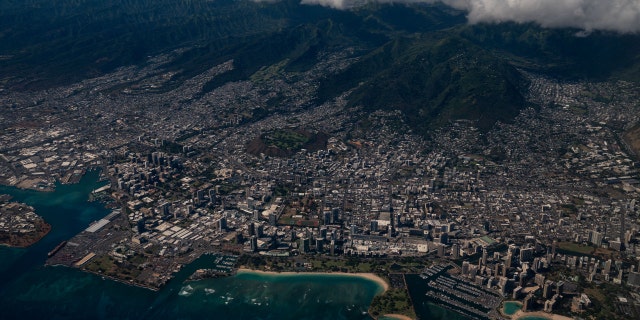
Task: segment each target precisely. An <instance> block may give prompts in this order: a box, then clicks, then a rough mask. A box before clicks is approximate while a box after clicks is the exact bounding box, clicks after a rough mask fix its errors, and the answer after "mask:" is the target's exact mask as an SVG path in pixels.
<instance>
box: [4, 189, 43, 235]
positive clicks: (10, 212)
mask: <svg viewBox="0 0 640 320" xmlns="http://www.w3.org/2000/svg"><path fill="white" fill-rule="evenodd" d="M10 200H11V197H10V196H7V195H0V244H2V245H7V246H10V247H19V248H25V247H28V246H30V245H32V244H34V243H36V242H38V241H40V239H42V238H43V237H44V236H45V235H47V233H49V231H51V225H49V224H48V223H47V222H45V221H44V219H43V218H42V217H40V216H38V215H37V214H36V213H35V210H34V209H33V208H32V207H30V206H28V205H26V204H24V203H19V202H10Z"/></svg>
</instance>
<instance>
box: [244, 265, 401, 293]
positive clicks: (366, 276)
mask: <svg viewBox="0 0 640 320" xmlns="http://www.w3.org/2000/svg"><path fill="white" fill-rule="evenodd" d="M236 273H254V274H266V275H274V276H279V275H282V276H290V275H321V276H347V277H359V278H364V279H367V280H371V281H373V282H375V283H377V284H378V285H379V286H380V287H382V292H381V294H382V293H384V292H386V291H387V290H389V284H388V283H387V281H385V280H384V279H382V278H381V277H380V276H378V275H376V274H375V273H349V272H295V271H285V272H276V271H262V270H253V269H248V268H243V267H241V268H238V271H237V272H236Z"/></svg>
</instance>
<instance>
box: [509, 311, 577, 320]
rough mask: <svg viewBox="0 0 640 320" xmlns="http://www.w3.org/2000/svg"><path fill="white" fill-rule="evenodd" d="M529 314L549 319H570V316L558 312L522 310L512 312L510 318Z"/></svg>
mask: <svg viewBox="0 0 640 320" xmlns="http://www.w3.org/2000/svg"><path fill="white" fill-rule="evenodd" d="M529 316H532V317H542V318H547V319H551V320H572V318H569V317H565V316H561V315H559V314H553V313H546V312H542V311H536V312H524V311H522V310H519V311H518V312H516V313H514V314H513V315H512V316H511V319H521V318H523V317H529Z"/></svg>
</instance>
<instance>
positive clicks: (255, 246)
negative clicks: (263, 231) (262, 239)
mask: <svg viewBox="0 0 640 320" xmlns="http://www.w3.org/2000/svg"><path fill="white" fill-rule="evenodd" d="M251 251H252V252H256V251H258V237H257V236H251Z"/></svg>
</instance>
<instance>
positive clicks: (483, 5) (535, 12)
mask: <svg viewBox="0 0 640 320" xmlns="http://www.w3.org/2000/svg"><path fill="white" fill-rule="evenodd" d="M349 1H350V0H302V3H304V4H313V5H322V6H327V7H331V8H335V9H345V8H347V7H348V4H349ZM373 1H378V2H396V3H403V2H404V3H409V2H411V3H416V2H425V3H434V2H442V3H444V4H446V5H449V6H451V7H454V8H456V9H460V10H464V11H466V12H467V19H468V21H469V23H471V24H474V23H480V22H489V23H499V22H507V21H513V22H518V23H525V22H534V23H537V24H539V25H541V26H543V27H547V28H564V27H571V28H578V29H582V30H585V31H593V30H605V31H614V32H619V33H640V0H373Z"/></svg>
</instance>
